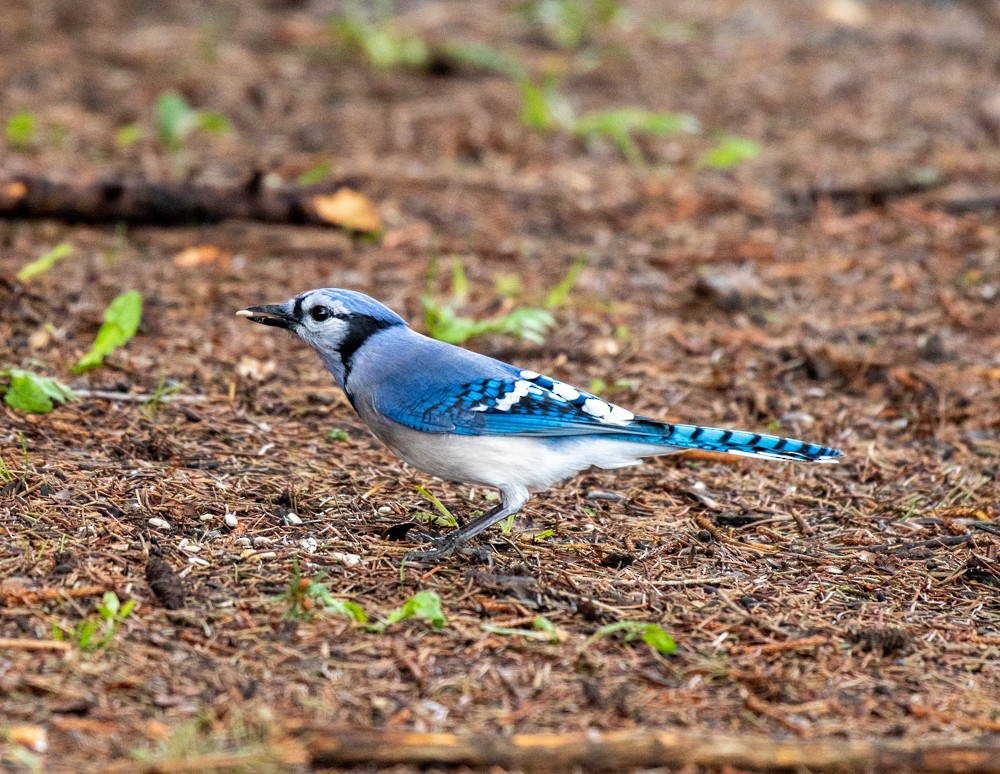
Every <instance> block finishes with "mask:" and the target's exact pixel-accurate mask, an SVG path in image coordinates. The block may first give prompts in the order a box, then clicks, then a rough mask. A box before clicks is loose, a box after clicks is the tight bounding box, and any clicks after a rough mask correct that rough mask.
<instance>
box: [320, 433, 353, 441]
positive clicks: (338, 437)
mask: <svg viewBox="0 0 1000 774" xmlns="http://www.w3.org/2000/svg"><path fill="white" fill-rule="evenodd" d="M323 437H324V438H326V440H328V441H347V440H349V439H350V437H351V436H350V435H348V434H347V431H346V430H327V431H326V435H324V436H323Z"/></svg>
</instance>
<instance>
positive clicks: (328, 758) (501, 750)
mask: <svg viewBox="0 0 1000 774" xmlns="http://www.w3.org/2000/svg"><path fill="white" fill-rule="evenodd" d="M293 734H294V735H295V736H297V737H298V738H299V739H300V740H301V741H302V743H303V745H304V747H305V749H306V751H307V753H308V757H309V760H310V762H311V764H312V765H313V766H316V767H324V766H355V765H361V764H368V765H372V764H375V765H380V766H395V765H405V764H408V765H417V766H435V765H436V766H441V765H447V766H469V767H472V768H485V767H489V766H498V767H500V768H503V769H508V770H522V771H529V772H535V771H537V772H551V771H564V770H570V769H574V768H580V769H585V770H589V771H595V770H602V771H612V770H613V771H621V770H625V769H631V768H640V767H642V768H646V767H660V766H663V767H683V766H708V767H723V766H733V767H738V768H746V769H750V770H753V771H768V772H777V771H814V772H821V771H822V772H847V771H877V772H880V774H884V773H885V772H894V771H895V772H926V773H929V774H935V773H937V772H942V773H943V772H948V774H1000V738H996V737H993V738H987V739H985V740H982V741H978V742H968V743H960V742H954V741H947V742H941V741H933V740H929V739H927V738H925V737H918V738H914V739H910V740H898V739H870V740H850V739H815V740H801V739H797V740H779V739H768V738H762V737H751V736H724V735H716V734H709V733H694V732H686V731H684V732H682V731H653V730H641V729H636V730H631V731H615V732H609V733H601V732H596V731H595V732H588V733H583V734H515V735H513V736H510V737H505V736H500V735H486V734H483V735H458V734H427V733H408V732H405V731H374V730H359V729H356V730H343V729H337V728H323V727H319V726H303V727H301V728H299V729H296V730H294V731H293Z"/></svg>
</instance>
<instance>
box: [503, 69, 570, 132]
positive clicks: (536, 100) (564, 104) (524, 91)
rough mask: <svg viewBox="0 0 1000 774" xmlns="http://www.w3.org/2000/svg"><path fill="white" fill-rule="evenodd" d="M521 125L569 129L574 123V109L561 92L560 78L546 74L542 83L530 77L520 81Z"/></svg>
mask: <svg viewBox="0 0 1000 774" xmlns="http://www.w3.org/2000/svg"><path fill="white" fill-rule="evenodd" d="M517 89H518V91H519V92H520V94H521V115H520V118H521V123H522V124H524V126H527V127H529V128H531V129H546V130H548V129H568V128H570V127H572V125H573V121H574V113H573V107H572V106H571V105H570V104H569V101H568V100H567V99H566V97H565V96H563V94H562V92H560V91H559V76H558V75H556V74H555V73H546V74H545V75H544V76H543V77H542V80H541V82H539V83H535V82H534V81H532V80H531V79H529V78H528V77H523V78H521V79H520V80H519V81H518V84H517Z"/></svg>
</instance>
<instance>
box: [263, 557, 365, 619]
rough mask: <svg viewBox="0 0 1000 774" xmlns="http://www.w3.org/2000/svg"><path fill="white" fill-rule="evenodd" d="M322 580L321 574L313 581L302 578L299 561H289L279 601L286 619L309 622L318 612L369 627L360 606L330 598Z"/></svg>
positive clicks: (314, 577)
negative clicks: (285, 580)
mask: <svg viewBox="0 0 1000 774" xmlns="http://www.w3.org/2000/svg"><path fill="white" fill-rule="evenodd" d="M322 580H323V574H322V573H320V574H319V575H314V576H313V577H312V578H305V577H303V575H302V571H301V570H300V569H299V560H298V558H295V559H294V560H293V561H292V574H291V576H290V578H289V580H288V590H287V591H285V593H284V594H282V595H281V596H280V597H279V598H278V600H279V601H280V602H283V603H284V604H285V618H290V619H293V620H300V621H301V620H309V619H311V618H312V617H313V616H314V615H315V614H316V611H317V609H319V610H321V611H322V612H326V613H333V614H335V615H342V616H344V617H345V618H350V619H351V620H352V621H354V622H355V623H360V624H364V623H368V616H367V615H365V611H364V610H363V609H362V607H361V605H359V604H357V603H356V602H351V601H350V600H347V599H338V598H337V597H335V596H333V595H332V594H331V593H330V590H329V589H328V588H327V587H326V584H324V583H322Z"/></svg>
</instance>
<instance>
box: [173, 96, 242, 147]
mask: <svg viewBox="0 0 1000 774" xmlns="http://www.w3.org/2000/svg"><path fill="white" fill-rule="evenodd" d="M155 114H156V134H157V136H158V137H159V138H160V142H161V143H163V146H164V147H165V148H166V149H167V150H169V151H178V150H180V149H181V148H182V147H183V146H184V141H185V140H186V139H187V136H188V135H189V134H190V133H191V132H192V131H193V130H195V129H201V130H202V131H204V132H210V133H212V134H224V133H226V132H228V131H229V130H230V129H231V126H230V124H229V121H228V120H227V119H226V117H225V116H223V115H222V114H221V113H215V112H213V111H210V110H196V109H194V108H192V107H191V106H190V105H189V104H188V102H187V100H186V99H184V97H183V96H182V95H181V94H180V93H179V92H176V91H166V92H164V93H163V94H161V95H160V96H159V98H158V99H157V100H156V111H155Z"/></svg>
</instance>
